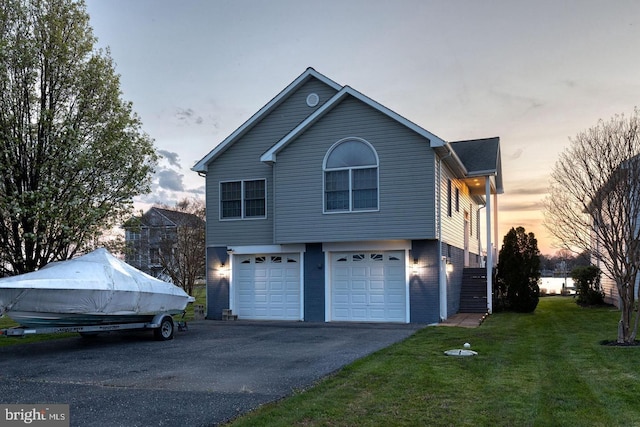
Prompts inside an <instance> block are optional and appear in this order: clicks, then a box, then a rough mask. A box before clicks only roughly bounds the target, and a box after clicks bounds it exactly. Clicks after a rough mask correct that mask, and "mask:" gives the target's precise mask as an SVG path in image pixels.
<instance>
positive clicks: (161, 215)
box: [123, 207, 205, 229]
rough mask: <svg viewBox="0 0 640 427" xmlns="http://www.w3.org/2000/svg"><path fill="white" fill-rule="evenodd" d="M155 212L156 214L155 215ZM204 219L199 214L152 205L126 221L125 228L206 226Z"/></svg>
mask: <svg viewBox="0 0 640 427" xmlns="http://www.w3.org/2000/svg"><path fill="white" fill-rule="evenodd" d="M154 214H155V215H154ZM204 224H205V222H204V220H203V219H202V218H200V217H198V216H197V215H194V214H191V213H187V212H180V211H174V210H170V209H164V208H157V207H151V208H149V210H147V211H146V212H145V213H144V214H142V216H134V217H132V218H129V219H128V220H127V221H126V222H125V223H124V226H123V227H124V228H125V229H126V228H137V227H177V226H180V225H186V226H190V227H204Z"/></svg>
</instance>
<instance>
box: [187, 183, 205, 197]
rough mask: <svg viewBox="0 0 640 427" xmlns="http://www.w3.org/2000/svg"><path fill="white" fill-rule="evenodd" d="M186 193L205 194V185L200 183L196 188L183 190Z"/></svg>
mask: <svg viewBox="0 0 640 427" xmlns="http://www.w3.org/2000/svg"><path fill="white" fill-rule="evenodd" d="M185 191H187V192H188V193H193V194H203V195H204V194H205V186H204V185H201V186H200V187H196V188H190V189H188V190H185Z"/></svg>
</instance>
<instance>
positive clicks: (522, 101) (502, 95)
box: [490, 90, 544, 112]
mask: <svg viewBox="0 0 640 427" xmlns="http://www.w3.org/2000/svg"><path fill="white" fill-rule="evenodd" d="M490 93H491V94H492V95H493V96H495V97H496V98H498V99H499V100H500V101H502V102H504V103H505V104H507V105H508V106H509V108H510V109H524V112H527V111H529V110H532V109H535V108H540V107H542V106H544V103H543V102H542V101H540V100H538V99H536V98H534V97H532V96H522V95H514V94H511V93H506V92H501V91H496V90H491V91H490Z"/></svg>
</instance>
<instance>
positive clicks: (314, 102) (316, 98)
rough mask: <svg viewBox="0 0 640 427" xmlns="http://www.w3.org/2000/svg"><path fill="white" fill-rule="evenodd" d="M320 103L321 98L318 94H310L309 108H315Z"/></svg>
mask: <svg viewBox="0 0 640 427" xmlns="http://www.w3.org/2000/svg"><path fill="white" fill-rule="evenodd" d="M318 102H320V97H319V96H318V94H317V93H310V94H309V95H307V105H308V106H309V107H315V106H316V105H318Z"/></svg>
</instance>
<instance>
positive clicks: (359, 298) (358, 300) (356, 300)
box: [347, 294, 367, 305]
mask: <svg viewBox="0 0 640 427" xmlns="http://www.w3.org/2000/svg"><path fill="white" fill-rule="evenodd" d="M347 301H349V299H347ZM350 302H351V303H352V304H363V305H364V304H366V303H367V295H366V294H351V298H350Z"/></svg>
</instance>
